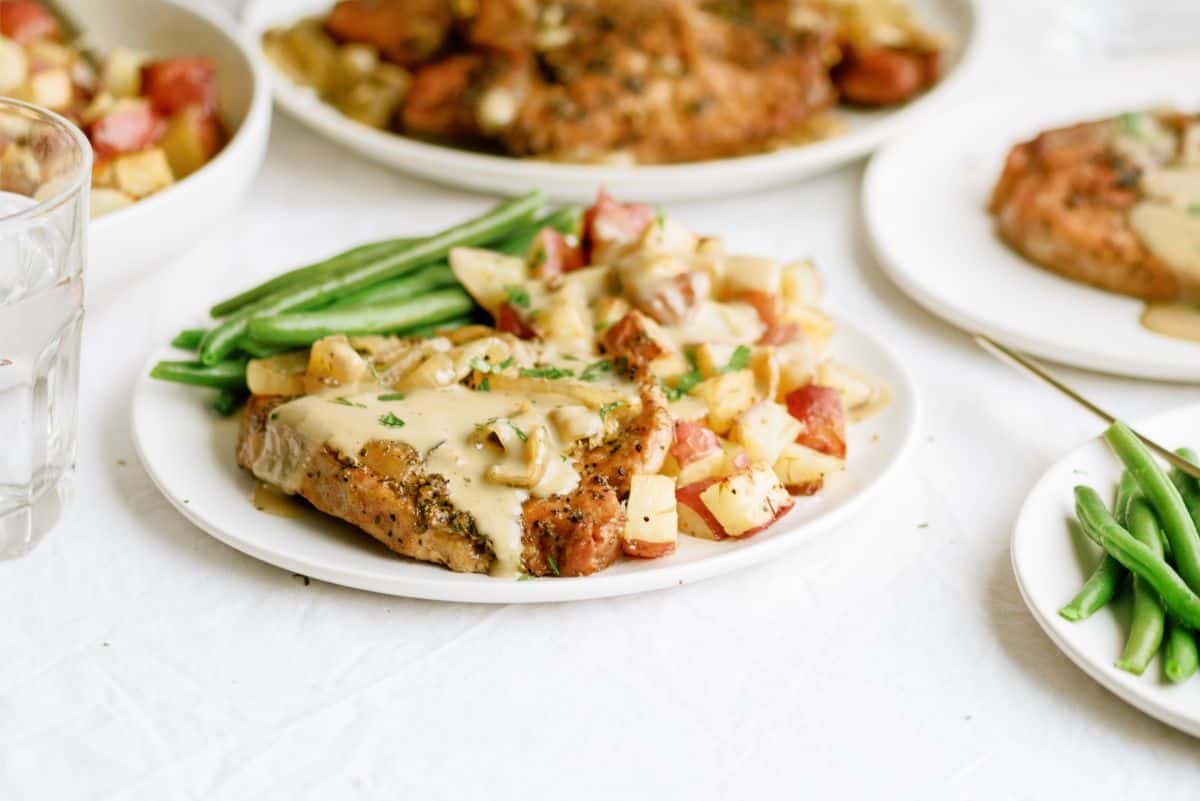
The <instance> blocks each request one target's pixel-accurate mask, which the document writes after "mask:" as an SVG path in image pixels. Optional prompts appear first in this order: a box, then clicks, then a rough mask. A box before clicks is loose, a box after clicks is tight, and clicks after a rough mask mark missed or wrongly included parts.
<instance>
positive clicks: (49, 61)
mask: <svg viewBox="0 0 1200 801" xmlns="http://www.w3.org/2000/svg"><path fill="white" fill-rule="evenodd" d="M25 53H26V55H28V56H29V63H30V66H32V67H33V69H35V70H37V71H38V72H41V71H42V70H46V69H59V68H62V69H66V70H68V71H69V70H70V67H71V65H72V64H74V63H75V60H76V58H77V56H76V55H75V51H74V50H72V49H71V48H70V47H68V46H66V45H65V44H63V43H62V42H56V41H54V40H53V39H38V40H37V41H34V42H30V43H29V44H28V45H26V48H25Z"/></svg>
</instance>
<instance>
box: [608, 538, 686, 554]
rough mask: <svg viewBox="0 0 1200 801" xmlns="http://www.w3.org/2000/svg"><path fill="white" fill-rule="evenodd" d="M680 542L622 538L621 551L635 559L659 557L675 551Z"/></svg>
mask: <svg viewBox="0 0 1200 801" xmlns="http://www.w3.org/2000/svg"><path fill="white" fill-rule="evenodd" d="M677 544H678V543H675V542H645V541H643V540H627V539H625V538H624V537H622V538H621V553H623V554H625V555H626V556H632V557H634V558H635V559H658V558H660V557H663V556H670V555H671V554H673V553H675V548H676V546H677Z"/></svg>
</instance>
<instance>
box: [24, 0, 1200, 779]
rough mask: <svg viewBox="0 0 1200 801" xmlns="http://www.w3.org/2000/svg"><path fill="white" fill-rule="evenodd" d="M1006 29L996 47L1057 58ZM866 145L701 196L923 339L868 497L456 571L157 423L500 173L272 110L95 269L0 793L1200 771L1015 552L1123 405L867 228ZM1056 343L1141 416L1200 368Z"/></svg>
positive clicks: (31, 598) (715, 214)
mask: <svg viewBox="0 0 1200 801" xmlns="http://www.w3.org/2000/svg"><path fill="white" fill-rule="evenodd" d="M1001 8H1002V6H995V9H996V10H1000V9H1001ZM997 16H998V17H999V16H1002V15H997ZM1033 16H1034V17H1036V13H1035V14H1033ZM1007 24H1008V26H1009V30H1008V33H1009V34H1012V33H1015V32H1019V31H1020V30H1027V29H1024V28H1022V27H1021V26H1020V25H1017V24H1016V23H1015V22H1014V21H1013V20H1012V19H1008V20H1007ZM998 30H999V29H998ZM1009 41H1010V42H1015V44H1012V45H1011V49H1005V48H996V47H992V48H990V49H989V51H988V57H987V58H985V59H984V65H981V66H986V65H989V64H990V67H989V69H990V70H991V72H990V73H988V74H989V75H991V76H999V75H1000V74H1001V73H1002V72H1004V71H1005V70H1008V69H1011V65H1012V64H1013V63H1014V62H1021V63H1025V62H1027V61H1028V59H1027V55H1023V52H1024V51H1022V50H1021V49H1020V48H1021V47H1026V49H1028V48H1027V42H1023V41H1018V39H1010V40H1009ZM860 172H861V165H856V166H854V167H851V168H848V169H845V170H842V171H840V172H838V173H835V174H832V175H829V176H827V177H824V178H822V179H818V180H814V181H811V182H808V183H805V184H803V185H799V186H795V187H791V188H788V189H783V190H779V191H775V192H769V193H763V194H760V195H758V196H755V197H746V198H736V199H730V200H728V201H726V202H721V203H705V204H695V205H680V206H678V207H676V208H673V209H672V212H673V213H675V214H678V215H679V216H680V217H682V218H683V219H684V220H685V221H686V222H688V223H690V224H692V225H693V226H695V227H696V228H698V229H700V230H704V231H712V232H715V233H719V234H722V235H724V236H726V237H728V238H729V239H730V240H731V243H732V245H733V246H734V247H736V248H741V249H745V250H747V251H751V252H761V253H767V254H778V255H781V256H782V255H795V256H807V255H811V256H812V257H814V258H815V259H816V261H817V262H818V264H820V265H821V266H822V267H823V269H824V271H825V275H826V276H827V279H828V285H829V305H830V307H831V308H833V309H835V310H836V311H837V312H838V313H839V314H841V315H845V316H852V317H855V318H857V319H859V320H862V321H864V322H866V323H867V324H868V325H869V326H870V327H871V328H873V329H874V330H875V331H877V332H878V333H879V334H880V335H881V336H882V337H884V338H885V339H887V340H888V341H890V342H891V343H892V344H893V345H894V346H895V347H896V348H897V349H898V350H899V351H900V352H901V353H903V354H904V355H905V357H906V358H907V361H908V364H909V366H910V367H911V369H912V371H913V373H914V374H915V376H916V379H917V382H918V385H919V388H920V390H921V391H922V394H923V396H924V401H925V419H924V423H923V426H922V430H921V432H920V437H919V444H918V446H917V447H916V449H915V452H914V453H913V454H912V459H911V461H910V462H909V463H908V465H907V466H906V467H905V469H903V470H902V471H901V473H900V475H899V476H898V477H897V478H896V480H894V481H893V482H892V483H891V485H890V486H889V488H888V490H887V491H886V492H885V493H884V494H883V495H882V496H881V497H880V499H879V501H878V503H877V504H876V505H875V507H874V508H873V509H871V510H869V511H867V512H866V513H864V514H863V515H862V516H861V517H859V518H858V519H856V520H854V521H853V522H852V523H849V524H847V525H845V526H844V527H843V528H842V529H841V530H838V531H836V532H833V533H831V534H829V535H828V536H825V537H823V538H821V539H818V540H817V541H814V542H812V543H811V544H809V545H806V546H805V547H801V548H799V549H798V550H796V551H793V552H791V553H790V554H788V555H787V556H786V557H784V558H782V559H779V560H778V561H776V562H774V563H772V564H768V565H766V566H763V567H758V568H754V569H749V570H745V571H743V572H740V573H736V574H733V575H728V576H725V577H722V578H717V579H713V580H709V581H704V582H701V583H698V584H695V585H690V586H684V587H679V588H677V589H672V590H668V591H663V592H656V593H650V594H646V595H641V596H635V597H628V598H620V599H614V600H603V601H595V602H583V603H574V604H564V605H546V606H533V607H522V606H509V607H489V606H469V605H455V604H447V603H431V602H422V601H410V600H405V599H400V598H392V597H386V596H381V595H372V594H369V593H365V592H357V591H353V590H348V589H343V588H341V587H337V586H331V585H326V584H322V583H319V582H316V581H313V582H312V583H311V584H310V583H308V582H305V581H302V580H301V578H299V577H296V576H293V575H291V574H290V573H288V572H286V571H282V570H279V569H276V568H274V567H270V566H268V565H265V564H261V563H259V562H256V561H255V560H253V559H251V558H249V557H246V556H243V555H242V554H240V553H238V552H236V551H234V550H232V549H230V548H227V547H225V546H224V545H222V544H220V543H218V542H217V541H216V540H214V539H212V538H210V537H209V536H207V535H206V534H204V533H203V532H202V531H200V530H199V529H197V528H195V527H194V526H192V525H190V524H189V523H187V522H186V521H185V520H184V519H183V518H182V517H180V516H179V514H177V513H176V512H175V511H174V510H173V509H172V508H171V507H170V506H169V505H168V503H167V502H166V501H165V500H164V499H163V498H162V497H160V496H159V494H158V492H157V491H156V490H155V489H154V487H153V486H152V484H151V482H150V480H149V479H148V478H147V476H146V474H145V472H144V471H143V470H142V468H141V466H140V465H139V463H138V461H137V457H136V456H135V454H134V449H133V444H132V442H131V440H130V424H129V414H130V387H131V386H132V384H133V382H134V379H135V377H136V376H137V374H138V371H139V370H140V369H141V368H142V365H143V364H144V362H145V360H146V358H147V357H148V355H149V353H150V351H151V350H152V349H153V348H155V347H156V346H157V345H158V343H162V342H165V341H166V340H167V339H168V338H169V337H170V336H171V335H172V334H173V333H174V332H175V331H176V330H177V329H179V328H180V327H182V326H183V325H184V324H186V323H190V322H193V321H194V320H196V319H197V317H196V316H197V315H198V314H199V313H200V312H201V311H202V309H204V308H205V307H206V306H207V304H208V302H209V301H210V300H212V299H215V298H216V297H218V296H221V295H224V294H226V293H227V292H228V289H229V288H230V287H232V286H237V285H243V284H246V283H247V282H248V281H249V280H251V279H252V278H254V277H259V276H266V275H268V274H271V273H272V272H274V271H277V270H280V269H282V268H286V267H290V266H293V265H294V264H296V263H298V262H301V261H303V260H304V259H306V258H307V257H309V256H311V255H312V254H313V253H324V252H329V251H334V250H336V249H338V248H339V247H341V246H344V245H346V244H348V243H351V242H356V241H360V240H366V239H370V238H372V237H377V236H382V235H385V234H396V233H401V232H406V231H422V230H426V229H429V228H432V227H437V226H441V225H444V224H446V223H448V222H450V221H452V220H455V219H458V218H459V217H461V216H462V215H464V214H466V213H470V212H474V211H477V210H479V209H482V208H483V207H484V206H486V205H487V203H488V202H489V201H487V200H485V199H482V198H479V197H474V196H471V195H468V194H464V193H460V192H456V191H452V190H447V189H443V188H439V187H435V186H432V185H430V184H426V183H422V182H418V181H414V180H410V179H407V178H404V177H402V176H399V175H396V174H393V173H390V172H387V171H385V170H382V169H380V168H378V167H376V166H374V165H372V164H370V163H368V162H366V161H363V160H361V159H359V158H357V157H355V156H352V155H350V154H348V153H346V152H344V151H342V150H340V149H339V148H337V147H335V146H334V145H332V144H329V143H327V142H325V141H324V140H322V139H320V138H319V137H317V136H316V135H314V134H312V133H309V132H308V131H307V130H305V129H302V128H300V127H298V126H297V125H295V124H294V123H292V122H291V121H289V120H287V119H286V118H282V117H277V119H276V127H275V132H274V134H273V136H272V140H271V149H270V155H269V158H268V160H267V163H266V166H265V168H264V170H263V172H262V175H261V177H260V178H259V180H258V182H257V184H256V186H255V188H254V190H253V196H252V198H251V200H250V201H249V203H248V204H247V205H246V207H245V208H243V209H241V210H240V211H238V212H237V214H236V215H234V216H232V217H231V219H230V220H229V221H228V223H227V224H226V225H224V226H223V227H221V228H218V229H216V230H213V231H212V232H211V235H210V236H208V237H206V238H205V239H204V241H201V242H198V243H197V244H196V247H195V249H194V250H193V251H192V252H191V253H189V254H188V255H187V256H186V257H184V258H182V259H180V260H179V261H178V262H177V263H174V264H172V265H169V266H167V267H165V268H163V269H162V270H161V271H160V272H158V273H156V274H154V275H151V276H148V277H146V278H145V279H143V280H141V281H139V282H137V283H135V284H133V285H131V286H127V287H125V288H123V289H121V290H120V291H119V292H118V291H109V292H96V293H93V295H92V296H91V298H90V299H89V310H88V320H87V330H86V333H85V348H84V354H83V358H84V369H83V379H82V401H81V415H82V435H81V441H80V453H79V487H80V491H79V497H78V500H77V502H76V503H75V504H74V506H73V507H72V508H71V509H70V511H69V513H68V515H67V517H66V518H65V519H64V521H63V522H62V523H61V524H60V525H59V526H58V528H57V529H56V530H54V531H53V532H52V533H51V534H50V536H49V537H48V538H47V539H46V541H45V542H44V543H43V544H42V545H41V546H40V547H39V548H38V549H37V550H36V551H35V552H34V553H33V554H32V555H30V556H28V557H26V558H24V559H22V560H19V561H15V562H9V563H0V610H3V611H2V612H0V799H4V801H15V800H16V799H21V800H22V801H23V800H24V799H54V800H55V801H69V800H73V799H101V798H103V799H152V800H153V801H165V800H167V799H343V798H370V799H398V798H419V799H466V798H489V799H509V798H512V799H532V798H546V797H560V798H571V799H610V798H631V799H632V798H680V799H689V800H690V801H691V800H695V801H698V800H699V799H717V798H781V797H789V798H795V797H805V798H808V797H811V798H825V799H842V798H845V799H858V798H918V799H930V798H997V799H999V798H1004V799H1008V798H1053V797H1059V798H1077V797H1083V795H1084V794H1085V793H1087V794H1090V795H1091V797H1095V798H1109V797H1116V796H1118V795H1120V796H1121V797H1123V798H1150V797H1153V798H1155V799H1159V800H1160V801H1162V800H1164V799H1169V798H1194V797H1196V794H1197V789H1196V788H1197V786H1200V785H1198V784H1197V778H1200V776H1198V774H1200V771H1198V769H1197V768H1198V765H1197V760H1196V756H1195V754H1196V743H1195V741H1193V740H1191V739H1189V738H1187V737H1185V736H1184V735H1182V734H1179V733H1176V732H1175V731H1173V730H1171V729H1169V728H1167V727H1166V726H1164V725H1162V724H1159V723H1157V722H1155V721H1154V720H1152V719H1150V718H1148V717H1146V716H1144V715H1143V714H1141V713H1140V712H1138V711H1136V710H1134V709H1133V708H1131V707H1129V706H1126V705H1125V704H1124V703H1123V702H1121V701H1120V700H1118V699H1117V698H1116V697H1114V696H1112V695H1110V694H1109V693H1108V692H1107V691H1105V690H1104V689H1102V688H1101V687H1099V686H1098V685H1096V684H1095V683H1093V682H1092V681H1091V680H1090V679H1088V678H1087V677H1086V676H1085V675H1084V674H1083V673H1081V672H1080V671H1079V670H1077V669H1076V668H1075V667H1074V666H1073V665H1072V664H1071V663H1070V662H1068V661H1067V659H1066V658H1065V657H1064V656H1062V655H1061V654H1060V653H1059V652H1058V651H1057V650H1056V649H1055V648H1054V647H1053V646H1052V645H1051V643H1050V641H1049V640H1048V639H1047V638H1046V637H1045V636H1044V635H1043V634H1042V632H1041V631H1040V630H1039V629H1038V627H1037V625H1036V624H1035V623H1034V621H1033V619H1032V618H1031V617H1030V615H1029V614H1028V612H1027V611H1026V609H1025V607H1024V605H1023V603H1022V602H1021V600H1020V597H1019V596H1018V593H1017V588H1016V585H1015V583H1014V580H1013V576H1012V571H1011V569H1010V566H1009V557H1008V541H1009V533H1010V529H1011V525H1012V522H1013V518H1014V515H1015V512H1016V510H1017V508H1018V505H1019V504H1020V502H1021V499H1022V498H1023V496H1024V494H1025V493H1026V491H1027V490H1028V489H1029V487H1030V486H1031V485H1032V483H1033V481H1034V480H1035V479H1036V478H1037V476H1038V475H1039V474H1040V472H1041V471H1042V470H1043V469H1044V468H1045V467H1046V466H1048V465H1049V464H1050V463H1051V462H1052V461H1054V460H1055V459H1056V458H1057V457H1058V456H1060V455H1061V454H1062V453H1064V452H1065V451H1066V450H1068V449H1070V448H1072V447H1073V446H1075V445H1076V444H1078V443H1079V442H1081V441H1082V440H1084V439H1085V438H1087V437H1090V436H1093V435H1095V434H1096V433H1097V432H1098V430H1099V425H1098V424H1097V423H1096V422H1095V421H1094V420H1092V419H1090V418H1089V417H1088V415H1086V414H1085V413H1082V412H1081V411H1079V410H1078V409H1076V408H1075V407H1073V406H1072V405H1070V404H1069V403H1068V402H1067V401H1065V400H1062V399H1060V398H1058V397H1056V396H1054V395H1052V394H1049V393H1048V392H1047V391H1045V390H1043V389H1042V388H1040V387H1039V386H1037V385H1034V384H1032V383H1030V382H1029V381H1028V380H1027V379H1025V378H1023V377H1022V376H1020V375H1018V374H1016V373H1015V372H1013V371H1012V370H1010V369H1009V368H1007V367H1005V366H1003V365H1001V364H999V363H997V362H995V361H993V360H991V359H990V358H988V357H987V356H985V355H984V354H982V353H981V352H980V351H978V350H977V349H976V348H975V347H974V346H973V345H972V344H971V342H970V341H969V340H968V339H967V338H966V337H965V336H963V335H962V334H961V333H959V332H957V331H956V330H954V329H953V328H951V327H949V326H947V325H945V324H943V323H941V322H940V321H939V320H937V319H935V318H933V317H931V316H930V315H928V314H926V313H925V312H924V311H922V310H921V309H920V308H918V307H917V306H915V305H914V304H912V303H911V302H909V301H908V300H907V299H906V298H905V297H903V296H902V295H901V294H900V293H899V292H898V291H897V290H896V289H895V288H894V287H893V286H892V285H891V284H890V283H889V282H888V280H887V279H886V277H885V276H884V275H883V274H882V273H881V272H880V270H879V268H878V267H877V266H876V264H875V263H874V261H873V260H872V258H871V256H870V254H869V253H868V251H867V248H866V247H865V245H864V237H863V232H862V226H861V223H860V220H859V214H858V199H859V197H858V179H859V176H860ZM967 268H969V265H964V269H967ZM1061 372H1062V373H1063V374H1064V375H1065V376H1066V377H1067V378H1068V379H1069V380H1070V381H1071V382H1072V383H1073V384H1075V385H1076V386H1078V387H1079V388H1080V389H1082V390H1084V391H1085V392H1087V393H1090V394H1091V395H1093V396H1094V397H1095V398H1096V399H1097V400H1098V401H1099V402H1100V403H1102V404H1106V405H1108V406H1110V407H1111V408H1113V409H1117V410H1119V411H1120V412H1121V413H1122V414H1124V415H1125V416H1127V417H1131V418H1136V417H1138V416H1140V415H1144V414H1148V413H1150V412H1153V411H1157V410H1162V409H1166V408H1169V407H1172V406H1177V405H1180V404H1185V403H1190V402H1193V401H1194V400H1195V391H1194V389H1191V388H1186V387H1178V386H1169V385H1155V384H1146V383H1138V382H1134V381H1127V380H1120V379H1113V378H1105V377H1100V376H1096V375H1089V374H1085V373H1080V372H1076V371H1070V370H1063V371H1061Z"/></svg>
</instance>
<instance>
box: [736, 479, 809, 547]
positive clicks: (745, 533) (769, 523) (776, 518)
mask: <svg viewBox="0 0 1200 801" xmlns="http://www.w3.org/2000/svg"><path fill="white" fill-rule="evenodd" d="M814 492H815V490H814ZM796 494H803V493H796ZM808 494H812V493H808ZM793 506H795V503H791V502H789V503H788V505H787V506H786V507H784V508H783V509H780V510H779V512H778V513H777V514H776V515H775V516H774V517H772V518H771V519H770V520H768V521H767V522H766V523H763V524H762V525H761V526H759V527H758V528H752V529H748V530H746V531H743V532H742V533H741V534H738V535H737V536H736V537H733V539H736V540H748V539H750V538H751V537H753V536H754V535H755V534H758V533H759V532H760V531H766V530H767V529H769V528H770V527H771V526H773V525H775V523H776V522H778V521H779V518H781V517H783V516H784V515H786V514H787V513H788V512H790V511H792V507H793Z"/></svg>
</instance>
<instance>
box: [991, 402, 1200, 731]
mask: <svg viewBox="0 0 1200 801" xmlns="http://www.w3.org/2000/svg"><path fill="white" fill-rule="evenodd" d="M1134 427H1135V428H1136V429H1137V430H1138V431H1139V432H1141V433H1142V434H1145V435H1146V436H1147V437H1150V438H1151V439H1153V440H1156V441H1158V442H1161V443H1163V444H1164V445H1166V446H1167V447H1172V448H1174V447H1180V446H1183V445H1190V446H1195V445H1197V444H1200V405H1193V406H1185V407H1183V408H1180V409H1174V410H1172V411H1169V412H1166V413H1165V414H1160V415H1158V416H1156V417H1152V418H1150V419H1149V420H1146V421H1144V422H1140V423H1138V424H1137V425H1136V426H1134ZM1120 475H1121V462H1120V461H1119V460H1118V459H1117V457H1116V456H1115V455H1114V454H1113V453H1112V451H1110V450H1109V448H1108V446H1107V445H1106V444H1105V442H1104V441H1103V440H1102V439H1100V438H1096V439H1093V440H1089V441H1088V442H1087V443H1085V444H1084V445H1082V446H1081V447H1079V448H1077V449H1075V450H1074V451H1072V452H1071V453H1070V454H1068V455H1067V456H1066V457H1065V458H1063V459H1062V460H1061V461H1059V462H1058V463H1057V464H1055V465H1054V466H1053V467H1051V468H1050V469H1049V470H1048V471H1046V473H1045V474H1044V475H1043V476H1042V477H1041V478H1040V479H1039V480H1038V482H1037V484H1036V485H1035V486H1034V488H1033V490H1032V491H1030V493H1029V496H1028V497H1027V498H1026V499H1025V504H1024V505H1023V506H1022V507H1021V513H1020V515H1018V517H1017V524H1016V528H1015V530H1014V531H1013V539H1012V563H1013V572H1014V573H1015V574H1016V576H1017V586H1019V587H1020V588H1021V597H1023V598H1024V599H1025V603H1026V604H1027V605H1028V606H1029V609H1030V611H1031V612H1033V616H1034V618H1035V619H1036V620H1037V622H1038V623H1039V624H1040V625H1041V627H1042V628H1043V629H1045V631H1046V633H1047V634H1048V635H1050V639H1051V640H1053V641H1054V644H1055V645H1057V646H1058V647H1059V648H1060V649H1062V651H1063V653H1065V654H1066V655H1067V656H1068V657H1070V658H1071V660H1072V661H1073V662H1075V664H1077V665H1079V667H1081V668H1083V670H1084V672H1086V673H1087V674H1088V675H1089V676H1091V677H1092V678H1093V679H1095V680H1096V681H1098V682H1100V683H1101V684H1103V685H1104V686H1105V687H1107V688H1108V689H1110V690H1112V691H1113V692H1114V693H1116V694H1117V695H1118V696H1120V697H1121V698H1123V699H1125V700H1126V701H1128V702H1129V703H1131V704H1133V705H1134V706H1136V707H1137V708H1138V709H1140V710H1142V711H1143V712H1145V713H1147V714H1149V715H1152V716H1154V717H1156V718H1158V719H1159V720H1161V721H1163V722H1164V723H1167V724H1170V725H1171V726H1174V727H1175V728H1177V729H1180V730H1182V731H1185V732H1187V733H1188V734H1191V735H1193V736H1197V737H1200V678H1196V677H1193V678H1192V679H1191V680H1189V681H1186V682H1183V683H1182V684H1177V685H1176V684H1170V683H1168V682H1167V681H1166V679H1164V678H1163V677H1162V665H1161V658H1158V657H1156V658H1155V660H1154V662H1152V663H1151V664H1150V667H1149V668H1147V669H1146V672H1145V673H1144V674H1142V675H1141V676H1134V675H1132V674H1130V673H1126V672H1125V671H1123V670H1118V669H1117V668H1116V667H1115V664H1114V663H1115V662H1116V661H1117V658H1118V657H1119V656H1120V655H1121V649H1122V648H1123V647H1124V645H1125V636H1126V634H1127V632H1128V627H1129V604H1128V598H1127V596H1128V593H1125V594H1124V596H1125V597H1124V598H1122V599H1120V601H1119V602H1118V603H1115V604H1114V606H1113V608H1105V609H1101V610H1100V611H1099V612H1097V613H1096V614H1094V615H1092V616H1091V617H1090V618H1088V619H1087V620H1083V621H1080V622H1078V623H1072V622H1071V621H1069V620H1064V619H1063V618H1061V617H1059V615H1058V610H1059V609H1060V608H1061V607H1062V606H1063V605H1064V604H1066V603H1067V602H1068V601H1070V600H1071V598H1072V597H1074V595H1075V593H1076V592H1077V591H1078V590H1079V588H1080V586H1082V584H1083V582H1084V580H1086V579H1087V577H1088V576H1089V575H1091V572H1092V570H1093V569H1094V568H1095V567H1096V564H1097V563H1098V562H1099V561H1100V556H1101V552H1100V549H1099V548H1098V547H1096V546H1095V545H1094V544H1093V543H1092V542H1091V540H1089V539H1087V537H1086V536H1085V535H1084V534H1083V533H1082V532H1077V531H1072V530H1071V529H1069V528H1068V521H1070V520H1072V519H1074V517H1075V498H1074V494H1073V488H1074V487H1075V485H1076V484H1088V485H1089V486H1091V487H1093V488H1094V489H1095V490H1096V491H1097V492H1099V493H1100V495H1101V497H1103V498H1105V499H1106V500H1109V499H1111V497H1112V494H1113V490H1114V488H1115V487H1116V484H1117V479H1118V478H1119V477H1120Z"/></svg>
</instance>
